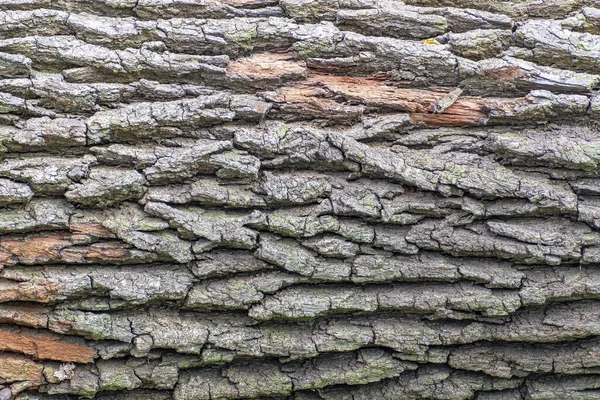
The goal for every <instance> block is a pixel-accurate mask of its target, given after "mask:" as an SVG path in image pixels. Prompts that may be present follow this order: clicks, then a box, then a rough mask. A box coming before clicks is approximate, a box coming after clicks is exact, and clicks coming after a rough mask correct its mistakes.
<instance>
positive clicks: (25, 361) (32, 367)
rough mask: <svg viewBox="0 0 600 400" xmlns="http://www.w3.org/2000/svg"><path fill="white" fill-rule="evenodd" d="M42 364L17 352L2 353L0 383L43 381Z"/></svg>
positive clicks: (0, 357) (0, 355)
mask: <svg viewBox="0 0 600 400" xmlns="http://www.w3.org/2000/svg"><path fill="white" fill-rule="evenodd" d="M43 368H44V367H43V366H42V364H38V363H36V362H35V361H33V360H30V359H29V358H27V357H23V356H21V355H17V354H8V353H0V383H10V382H18V381H31V382H34V383H37V384H41V383H42V381H43V380H42V371H43Z"/></svg>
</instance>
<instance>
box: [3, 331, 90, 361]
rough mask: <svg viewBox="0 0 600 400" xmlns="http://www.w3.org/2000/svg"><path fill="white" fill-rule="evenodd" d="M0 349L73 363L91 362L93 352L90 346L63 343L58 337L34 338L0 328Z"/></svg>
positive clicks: (37, 357)
mask: <svg viewBox="0 0 600 400" xmlns="http://www.w3.org/2000/svg"><path fill="white" fill-rule="evenodd" d="M0 351H10V352H13V353H23V354H26V355H28V356H31V357H34V358H36V359H40V360H55V361H63V362H75V363H91V362H93V361H94V356H95V352H94V350H93V349H92V348H90V347H87V346H83V345H78V344H70V343H64V342H63V341H61V340H60V337H58V336H56V337H54V338H36V337H32V336H27V335H22V334H16V333H11V332H7V331H3V330H0Z"/></svg>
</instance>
